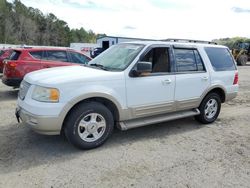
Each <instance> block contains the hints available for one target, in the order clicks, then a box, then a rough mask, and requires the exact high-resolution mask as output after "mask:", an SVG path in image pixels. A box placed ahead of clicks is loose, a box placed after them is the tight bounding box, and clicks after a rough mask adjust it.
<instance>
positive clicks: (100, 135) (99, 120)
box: [64, 102, 114, 149]
mask: <svg viewBox="0 0 250 188" xmlns="http://www.w3.org/2000/svg"><path fill="white" fill-rule="evenodd" d="M113 129H114V118H113V115H112V113H111V112H110V110H109V109H108V108H107V107H106V106H104V105H103V104H101V103H98V102H85V103H81V104H79V105H78V106H76V107H75V108H74V109H73V110H72V111H71V112H70V114H69V115H68V116H67V118H66V120H65V125H64V132H65V135H66V137H67V139H68V141H69V142H70V143H72V144H73V145H74V146H76V147H78V148H80V149H92V148H96V147H98V146H100V145H102V144H103V143H104V142H105V141H106V140H107V139H108V138H109V136H110V135H111V134H112V132H113Z"/></svg>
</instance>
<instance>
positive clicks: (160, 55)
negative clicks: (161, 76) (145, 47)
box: [141, 47, 170, 73]
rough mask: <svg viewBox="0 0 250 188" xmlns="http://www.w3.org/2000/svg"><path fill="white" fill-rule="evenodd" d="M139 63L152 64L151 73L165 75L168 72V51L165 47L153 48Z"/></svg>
mask: <svg viewBox="0 0 250 188" xmlns="http://www.w3.org/2000/svg"><path fill="white" fill-rule="evenodd" d="M141 61H146V62H151V63H152V72H151V73H166V72H169V70H170V61H169V49H168V48H166V47H155V48H152V49H151V50H150V51H149V52H147V53H146V54H145V55H144V57H142V58H141Z"/></svg>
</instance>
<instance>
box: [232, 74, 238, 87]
mask: <svg viewBox="0 0 250 188" xmlns="http://www.w3.org/2000/svg"><path fill="white" fill-rule="evenodd" d="M238 81H239V74H238V72H235V75H234V83H233V85H236V84H238Z"/></svg>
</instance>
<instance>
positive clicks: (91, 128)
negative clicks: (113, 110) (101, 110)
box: [78, 113, 106, 142]
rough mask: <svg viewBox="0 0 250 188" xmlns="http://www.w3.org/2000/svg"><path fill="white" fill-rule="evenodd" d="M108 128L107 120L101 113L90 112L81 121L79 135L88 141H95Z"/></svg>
mask: <svg viewBox="0 0 250 188" xmlns="http://www.w3.org/2000/svg"><path fill="white" fill-rule="evenodd" d="M105 130H106V121H105V119H104V117H103V116H102V115H101V114H98V113H90V114H87V115H85V116H84V117H83V118H82V119H81V120H80V122H79V125H78V135H79V136H80V138H81V139H82V140H84V141H86V142H94V141H96V140H98V139H99V138H101V137H102V135H103V134H104V132H105Z"/></svg>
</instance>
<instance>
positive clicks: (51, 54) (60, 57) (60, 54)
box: [47, 50, 68, 62]
mask: <svg viewBox="0 0 250 188" xmlns="http://www.w3.org/2000/svg"><path fill="white" fill-rule="evenodd" d="M47 59H48V60H51V61H63V62H67V61H68V58H67V53H66V51H58V50H51V51H47Z"/></svg>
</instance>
